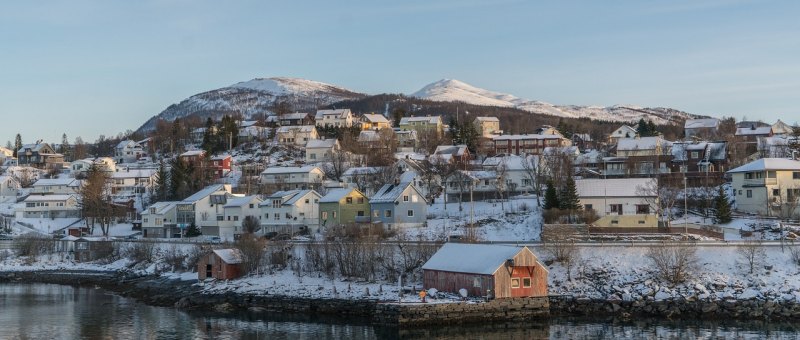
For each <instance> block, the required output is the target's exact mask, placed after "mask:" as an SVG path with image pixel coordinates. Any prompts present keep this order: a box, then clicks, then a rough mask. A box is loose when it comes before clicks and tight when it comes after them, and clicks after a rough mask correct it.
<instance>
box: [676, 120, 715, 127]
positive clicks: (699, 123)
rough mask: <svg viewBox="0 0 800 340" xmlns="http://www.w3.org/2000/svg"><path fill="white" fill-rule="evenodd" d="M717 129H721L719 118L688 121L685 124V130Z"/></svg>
mask: <svg viewBox="0 0 800 340" xmlns="http://www.w3.org/2000/svg"><path fill="white" fill-rule="evenodd" d="M717 127H719V119H717V118H699V119H687V120H686V122H685V123H683V128H684V129H716V128H717Z"/></svg>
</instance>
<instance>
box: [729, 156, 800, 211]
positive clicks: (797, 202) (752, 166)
mask: <svg viewBox="0 0 800 340" xmlns="http://www.w3.org/2000/svg"><path fill="white" fill-rule="evenodd" d="M728 173H729V174H730V175H731V180H732V183H731V187H732V189H733V194H734V195H733V202H734V203H735V205H734V206H735V208H736V210H738V211H742V212H747V213H756V214H761V215H769V216H778V217H784V218H796V217H799V216H800V162H798V161H794V160H791V159H784V158H762V159H758V160H755V161H752V162H750V163H747V164H745V165H742V166H740V167H738V168H735V169H733V170H730V171H728Z"/></svg>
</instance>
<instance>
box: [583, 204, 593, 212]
mask: <svg viewBox="0 0 800 340" xmlns="http://www.w3.org/2000/svg"><path fill="white" fill-rule="evenodd" d="M583 208H584V209H586V211H589V210H592V205H591V204H584V205H583Z"/></svg>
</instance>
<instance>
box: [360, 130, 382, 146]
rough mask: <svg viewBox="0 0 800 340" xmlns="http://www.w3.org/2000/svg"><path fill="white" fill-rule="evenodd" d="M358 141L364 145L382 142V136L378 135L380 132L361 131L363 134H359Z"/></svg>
mask: <svg viewBox="0 0 800 340" xmlns="http://www.w3.org/2000/svg"><path fill="white" fill-rule="evenodd" d="M357 140H358V141H359V142H362V143H363V142H375V141H378V140H380V135H379V134H378V131H374V130H364V131H361V132H359V133H358V138H357Z"/></svg>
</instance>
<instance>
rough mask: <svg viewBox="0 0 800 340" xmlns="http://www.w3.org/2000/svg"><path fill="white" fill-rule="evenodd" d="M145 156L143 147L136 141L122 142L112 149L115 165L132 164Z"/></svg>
mask: <svg viewBox="0 0 800 340" xmlns="http://www.w3.org/2000/svg"><path fill="white" fill-rule="evenodd" d="M144 156H147V152H145V151H144V147H142V145H141V144H139V143H138V142H136V141H132V140H130V139H128V140H124V141H121V142H119V144H117V147H116V148H114V160H116V162H117V163H133V162H136V160H138V159H139V158H141V157H144Z"/></svg>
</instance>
